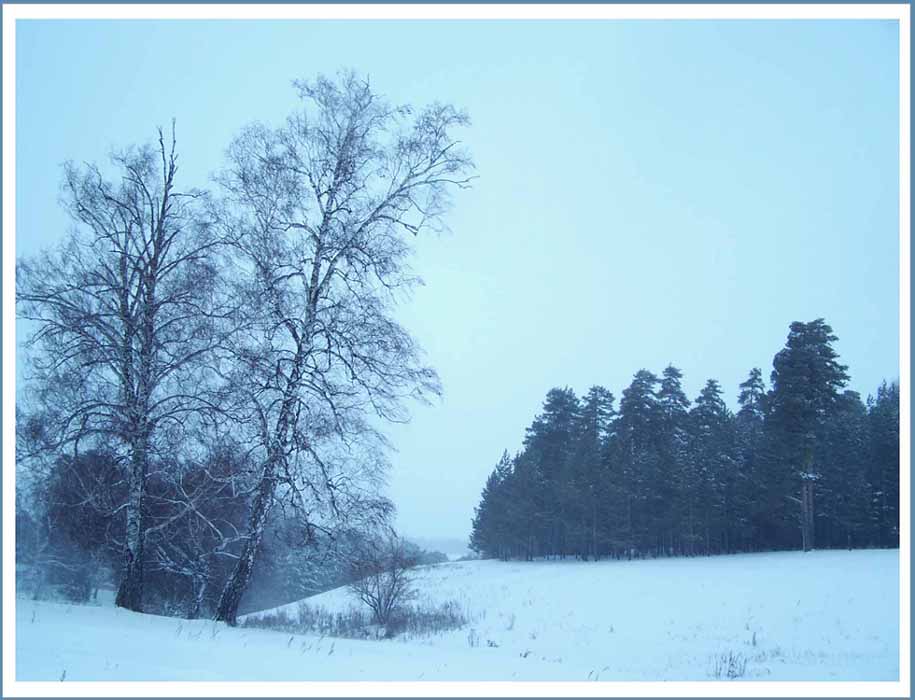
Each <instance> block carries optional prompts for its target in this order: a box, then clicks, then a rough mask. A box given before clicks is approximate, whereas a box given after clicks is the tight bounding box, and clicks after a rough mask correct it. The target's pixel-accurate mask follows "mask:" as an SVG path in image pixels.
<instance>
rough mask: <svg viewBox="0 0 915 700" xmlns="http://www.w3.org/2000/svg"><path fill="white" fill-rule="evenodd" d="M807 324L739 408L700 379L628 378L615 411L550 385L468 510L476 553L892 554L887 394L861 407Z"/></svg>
mask: <svg viewBox="0 0 915 700" xmlns="http://www.w3.org/2000/svg"><path fill="white" fill-rule="evenodd" d="M836 340H837V338H836V337H835V335H833V331H832V329H831V328H830V327H829V325H827V324H826V323H825V322H824V321H823V320H822V319H817V320H815V321H812V322H810V323H792V324H791V327H790V332H789V335H788V339H787V343H786V345H785V347H784V349H782V350H781V351H780V352H779V353H778V354H777V355H776V356H775V358H774V361H773V370H772V374H771V379H770V386H769V387H768V388H767V387H766V386H765V384H764V381H763V374H762V372H761V371H760V370H759V369H756V368H754V369H753V370H751V371H750V373H749V377H748V378H747V380H746V381H745V382H743V383H742V384H741V385H740V394H739V410H738V411H737V413H733V412H732V411H730V410H729V409H728V407H727V406H726V404H725V402H724V401H723V399H722V389H721V386H720V385H719V383H718V382H717V381H715V380H714V379H709V380H708V382H707V383H706V384H705V386H704V388H703V389H702V391H701V392H700V394H699V396H698V397H697V398H696V399H695V401H693V402H692V403H690V401H689V399H688V398H687V397H686V395H685V393H684V392H683V389H682V386H681V380H682V373H681V372H680V370H678V369H677V368H676V367H673V366H668V367H667V368H666V369H665V370H664V371H663V373H662V375H661V376H660V377H658V376H656V375H655V374H653V373H651V372H649V371H647V370H644V369H643V370H640V371H639V372H637V373H636V374H635V376H634V378H633V380H632V383H631V384H630V385H629V387H628V388H626V389H625V390H624V391H623V394H622V398H621V399H620V401H619V405H618V408H617V407H616V406H615V397H614V396H613V394H612V393H610V392H609V391H608V390H607V389H605V388H603V387H600V386H595V387H592V388H591V389H590V390H589V391H588V393H587V394H586V395H585V396H584V397H581V398H579V397H577V396H576V395H575V393H574V392H573V391H572V390H571V389H568V388H565V389H558V388H556V389H551V390H550V391H549V393H548V394H547V396H546V400H545V402H544V405H543V410H542V412H541V414H540V415H539V416H537V417H536V418H535V420H534V422H533V423H532V424H531V426H530V427H529V428H528V429H527V434H526V436H525V438H524V446H523V448H522V450H521V451H520V452H519V453H518V454H517V455H515V456H514V457H510V456H509V454H508V453H507V452H506V453H505V454H504V455H503V456H502V459H501V460H500V461H499V463H498V464H497V465H496V467H495V469H494V471H493V472H492V474H491V475H490V476H489V478H488V479H487V481H486V485H485V488H484V489H483V493H482V499H481V502H480V504H479V506H478V507H477V508H476V514H475V517H474V519H473V531H472V534H471V547H472V548H473V549H474V550H475V551H477V552H479V553H481V554H482V555H484V556H487V557H500V558H524V559H532V558H534V557H544V556H547V557H566V556H575V557H581V558H584V559H596V558H601V557H615V558H619V557H627V558H631V557H644V556H677V555H687V556H689V555H697V554H721V553H731V552H753V551H761V550H775V549H794V548H803V549H805V550H809V549H812V548H814V547H818V548H831V547H849V548H851V547H898V545H899V387H898V384H897V383H895V382H893V383H889V384H888V383H886V382H884V383H883V384H882V385H881V386H880V387H879V388H878V389H877V393H876V396H872V397H868V399H867V401H866V403H865V402H864V401H862V399H861V397H860V395H859V394H858V393H856V392H854V391H850V390H846V389H845V386H846V384H847V381H848V378H849V377H848V374H847V371H846V370H847V367H845V366H844V365H842V364H840V363H839V360H838V356H837V354H836V352H835V350H834V348H833V343H834V342H835V341H836Z"/></svg>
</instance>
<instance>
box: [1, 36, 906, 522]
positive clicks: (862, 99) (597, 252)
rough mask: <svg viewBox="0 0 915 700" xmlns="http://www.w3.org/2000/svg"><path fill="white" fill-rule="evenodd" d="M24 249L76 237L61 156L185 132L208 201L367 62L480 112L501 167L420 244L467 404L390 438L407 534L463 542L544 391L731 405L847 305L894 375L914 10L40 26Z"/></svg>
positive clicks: (23, 193)
mask: <svg viewBox="0 0 915 700" xmlns="http://www.w3.org/2000/svg"><path fill="white" fill-rule="evenodd" d="M17 28H18V32H17V44H16V51H17V59H16V67H17V85H16V88H17V102H16V120H17V124H16V139H17V151H16V156H17V160H16V203H17V229H16V245H17V249H18V250H17V254H19V255H22V254H26V255H27V254H30V253H34V252H35V251H37V250H38V249H39V248H41V247H43V246H48V245H53V244H54V243H55V241H57V240H59V239H60V238H61V237H62V235H63V234H64V233H65V231H66V230H67V220H66V218H65V217H64V215H63V213H62V211H61V210H60V208H59V206H58V204H57V196H58V184H59V182H60V163H61V162H62V161H64V160H65V159H73V160H78V161H79V160H90V161H91V160H103V159H104V158H105V156H106V154H107V153H108V152H109V151H110V150H111V149H112V148H113V147H118V146H123V145H127V144H131V143H137V142H143V141H147V140H150V139H151V137H152V136H153V135H154V129H155V127H156V126H157V125H167V124H168V122H169V121H170V120H171V118H172V117H175V118H176V119H177V125H178V140H179V149H180V158H181V161H180V162H181V177H182V178H183V182H184V183H185V186H188V185H200V186H206V185H207V177H208V174H209V173H210V172H212V171H213V170H214V169H215V168H217V167H219V165H220V164H221V162H222V153H223V150H224V148H225V147H226V145H227V144H228V142H229V140H230V138H231V137H232V135H233V134H234V133H235V132H236V131H237V130H238V129H239V127H241V126H242V125H243V124H245V123H247V122H249V121H252V120H261V121H265V122H272V123H277V122H279V121H280V120H281V119H283V118H284V117H285V115H286V114H288V113H289V111H290V110H291V109H293V108H294V107H295V106H296V98H295V92H294V90H293V89H292V87H291V84H290V83H291V81H292V79H294V78H309V77H313V76H314V75H316V74H317V73H322V72H323V73H334V72H336V71H337V70H338V69H340V68H342V67H351V68H354V69H356V70H357V71H359V72H362V73H366V74H368V75H369V76H370V77H371V81H372V84H373V86H374V87H375V89H376V90H378V91H379V92H382V93H384V94H386V95H387V96H388V97H389V98H390V99H391V100H392V101H395V102H411V103H413V104H416V105H419V104H423V103H426V102H429V101H432V100H441V101H449V102H453V103H454V104H456V105H458V106H461V107H463V108H466V109H467V111H468V112H469V113H470V116H471V118H472V120H473V125H472V127H471V128H470V129H468V130H467V131H466V133H464V134H463V138H464V140H465V142H466V144H467V145H468V146H469V148H470V149H471V150H472V152H473V155H474V157H475V160H476V162H477V165H478V170H479V175H480V177H479V180H477V181H476V183H475V185H474V188H473V190H472V191H469V192H463V193H460V194H459V196H457V197H456V199H455V208H454V210H453V211H452V212H451V214H450V215H449V216H448V219H447V220H448V223H449V225H450V227H451V230H452V232H451V233H450V234H447V235H445V236H429V237H426V238H422V239H420V240H418V241H417V250H416V256H415V258H414V260H413V265H414V268H415V270H416V271H417V272H418V273H419V274H420V275H421V276H422V277H423V278H424V279H425V282H426V285H425V286H424V287H421V288H419V289H418V290H417V292H416V294H415V295H414V298H413V299H412V300H411V301H410V302H409V303H408V304H406V305H405V306H404V307H403V308H402V309H401V310H400V318H401V320H402V321H403V323H404V324H405V325H406V326H407V327H408V328H410V329H411V330H412V331H413V333H414V334H415V335H416V337H417V338H418V339H419V340H420V341H421V343H422V344H423V346H424V347H425V349H426V351H427V354H428V359H429V361H430V362H431V364H432V365H433V366H435V367H436V368H437V369H438V371H439V373H440V375H441V377H442V380H443V383H444V387H445V397H444V399H443V400H442V401H441V402H440V403H437V404H436V405H434V406H432V407H428V408H418V409H417V410H416V411H415V413H414V420H413V421H412V423H410V424H409V425H405V426H397V427H396V428H392V429H391V430H390V433H389V434H390V436H391V438H392V441H393V443H394V444H395V446H396V447H397V449H398V452H397V454H395V455H394V456H393V465H394V466H393V470H392V472H391V477H390V495H391V497H392V498H393V499H394V501H395V502H396V503H397V505H398V508H399V511H400V515H399V524H400V527H401V528H402V530H403V531H404V532H405V533H407V534H410V535H416V536H430V537H448V536H451V537H458V538H461V539H466V536H467V534H468V532H469V526H470V519H471V517H472V514H473V507H474V505H476V503H477V501H478V497H479V493H480V489H481V488H482V486H483V482H484V480H485V478H486V476H487V474H488V473H489V472H490V471H491V469H492V467H493V465H494V464H495V463H496V461H497V460H498V458H499V456H500V454H501V453H502V451H503V450H504V449H509V450H510V451H512V452H513V451H515V450H517V449H518V448H519V447H520V444H521V440H522V437H523V432H524V428H525V427H526V426H527V425H528V424H529V423H530V422H531V420H532V418H533V417H534V415H535V414H536V413H537V412H538V410H539V408H540V405H541V402H542V400H543V397H544V395H545V394H546V392H547V390H548V389H550V387H553V386H566V385H568V386H571V387H572V388H574V389H575V390H576V391H577V392H579V393H582V392H584V391H586V390H587V388H588V386H590V385H592V384H603V385H604V386H606V387H607V388H609V389H610V390H611V391H612V392H613V393H614V394H615V395H616V396H617V397H619V395H620V394H621V392H622V390H623V389H624V388H625V387H626V386H627V385H628V383H629V381H630V380H631V378H632V375H633V374H634V373H635V372H636V371H637V370H639V369H640V368H642V367H645V368H647V369H650V370H652V371H654V372H660V371H661V370H662V369H663V368H664V366H666V365H667V364H668V363H673V364H675V365H677V366H678V367H680V368H681V369H682V370H683V372H684V375H685V378H684V384H685V388H686V390H687V394H688V395H689V396H690V398H694V397H695V396H696V395H697V394H698V391H699V389H700V388H701V386H702V385H703V384H704V382H705V380H706V379H707V378H709V377H714V378H717V379H718V380H719V381H720V382H721V383H722V385H723V386H724V387H725V389H726V392H727V399H728V401H729V403H730V404H731V406H732V407H733V406H734V405H735V398H736V387H737V384H738V383H739V382H741V381H743V380H744V379H745V377H746V375H747V373H748V371H749V369H750V368H751V367H754V366H759V367H761V368H762V369H763V372H764V375H765V376H766V378H767V379H768V375H769V372H770V371H771V365H772V356H773V355H774V354H775V353H776V352H777V351H778V350H779V349H780V348H781V347H782V346H783V344H784V341H785V337H786V334H787V330H788V325H789V323H790V322H792V321H795V320H804V321H807V320H812V319H814V318H817V317H824V318H826V320H827V321H828V322H829V323H830V324H831V325H832V326H833V328H834V330H835V332H836V333H837V335H838V336H839V338H840V341H839V342H838V344H837V348H838V350H839V352H840V355H841V358H842V360H843V361H844V362H845V363H846V364H848V365H849V368H850V373H851V377H852V381H851V387H852V388H853V389H856V390H857V391H859V392H861V393H862V395H864V396H866V395H867V394H868V393H873V392H874V390H875V389H876V387H877V385H878V384H879V382H880V381H881V380H882V379H883V378H887V379H895V378H896V377H897V376H898V373H899V355H898V344H899V328H898V316H899V279H898V267H899V228H898V227H899V223H898V205H899V200H898V190H899V187H898V166H899V163H898V133H899V121H898V110H899V103H898V32H897V29H896V24H895V22H882V21H801V22H793V23H792V22H757V21H752V22H751V21H729V22H705V21H684V22H664V21H653V22H618V21H604V22H596V21H595V22H571V21H569V22H534V21H527V22H521V21H513V22H490V23H481V22H425V21H422V22H421V21H412V22H310V21H297V22H292V21H288V22H260V23H254V22H166V21H159V22H124V21H117V22H114V21H109V22H97V21H78V22H64V21H53V22H51V21H40V22H39V21H20V22H18V23H17Z"/></svg>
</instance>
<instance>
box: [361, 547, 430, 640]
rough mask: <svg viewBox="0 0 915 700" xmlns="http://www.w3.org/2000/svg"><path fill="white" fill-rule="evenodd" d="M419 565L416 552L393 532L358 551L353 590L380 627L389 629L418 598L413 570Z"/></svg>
mask: <svg viewBox="0 0 915 700" xmlns="http://www.w3.org/2000/svg"><path fill="white" fill-rule="evenodd" d="M416 562H417V559H416V551H415V548H412V547H410V546H409V545H408V543H406V542H405V541H404V540H403V538H401V537H398V536H397V535H396V534H394V533H393V532H391V533H389V534H387V535H386V536H384V537H382V538H379V539H377V540H375V541H373V542H370V543H369V544H368V545H365V546H362V547H360V548H359V550H358V551H357V553H356V556H355V557H354V558H353V560H352V562H351V563H350V567H349V572H348V573H349V576H350V577H351V578H352V582H351V583H350V584H349V590H350V592H351V593H352V594H353V595H354V596H355V597H356V598H358V599H359V600H361V601H362V602H363V603H365V604H366V605H367V606H368V607H369V609H370V610H371V611H372V618H373V619H374V621H375V622H376V623H378V624H379V625H387V624H388V623H389V622H390V621H391V617H392V615H393V614H394V613H395V612H396V611H397V610H398V609H399V608H400V607H401V606H403V605H404V604H405V603H407V602H409V601H410V600H412V599H413V598H414V597H415V595H416V591H415V590H414V588H413V580H412V577H411V575H410V569H411V568H413V567H414V566H416Z"/></svg>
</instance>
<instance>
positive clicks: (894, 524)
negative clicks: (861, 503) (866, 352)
mask: <svg viewBox="0 0 915 700" xmlns="http://www.w3.org/2000/svg"><path fill="white" fill-rule="evenodd" d="M868 423H869V424H870V434H869V437H870V440H869V442H870V448H869V452H870V455H869V463H870V465H869V466H870V468H869V470H868V480H869V481H870V484H871V488H872V495H871V508H870V520H871V523H872V525H873V528H874V530H875V532H874V537H875V540H876V542H877V544H879V545H880V546H883V547H898V546H899V384H897V383H896V382H892V383H890V384H887V383H886V382H884V383H883V384H882V385H881V386H880V388H879V389H877V396H876V398H874V399H872V400H871V401H870V402H869V408H868Z"/></svg>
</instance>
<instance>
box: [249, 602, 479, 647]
mask: <svg viewBox="0 0 915 700" xmlns="http://www.w3.org/2000/svg"><path fill="white" fill-rule="evenodd" d="M467 622H468V616H467V615H466V613H465V612H464V610H463V609H462V608H461V606H460V605H459V604H458V603H457V602H456V601H446V602H445V603H442V604H441V605H429V604H421V605H404V606H401V607H398V608H397V609H396V610H394V611H393V612H392V613H391V614H390V615H389V617H388V621H387V623H386V624H384V625H379V624H378V623H377V622H376V621H375V619H374V614H373V613H371V612H369V611H367V610H366V611H363V610H358V609H355V608H350V609H348V610H346V611H343V612H331V611H329V610H326V609H324V608H321V607H312V606H310V605H307V604H306V603H304V602H303V603H299V605H298V607H297V608H296V610H295V612H294V613H290V612H288V611H285V610H281V611H275V612H270V613H266V614H263V615H258V616H249V617H246V618H244V619H243V620H242V621H241V623H240V624H241V626H242V627H254V628H259V629H270V630H277V631H281V632H290V633H293V634H320V635H322V636H325V637H345V638H349V639H365V638H367V637H368V638H371V637H374V638H381V637H384V638H392V637H396V636H402V637H405V638H417V637H427V636H431V635H435V634H440V633H442V632H448V631H450V630H454V629H459V628H461V627H463V626H464V625H466V624H467Z"/></svg>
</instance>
